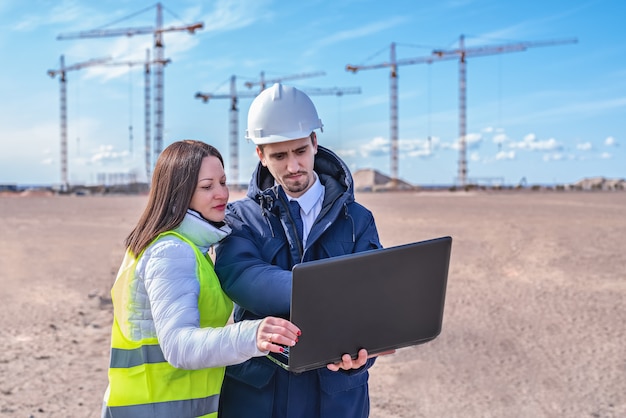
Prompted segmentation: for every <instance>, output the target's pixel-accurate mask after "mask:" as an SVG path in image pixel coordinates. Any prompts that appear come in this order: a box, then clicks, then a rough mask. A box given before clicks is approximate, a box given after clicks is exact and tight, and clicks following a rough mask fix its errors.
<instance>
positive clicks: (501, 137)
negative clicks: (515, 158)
mask: <svg viewBox="0 0 626 418" xmlns="http://www.w3.org/2000/svg"><path fill="white" fill-rule="evenodd" d="M508 140H509V137H508V136H506V134H504V133H501V134H496V135H494V136H493V142H494V144H503V143H505V142H506V141H508Z"/></svg>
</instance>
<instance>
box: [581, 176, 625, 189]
mask: <svg viewBox="0 0 626 418" xmlns="http://www.w3.org/2000/svg"><path fill="white" fill-rule="evenodd" d="M571 188H572V189H574V190H626V180H624V179H607V178H604V177H589V178H584V179H582V180H579V181H577V182H576V183H574V184H572V185H571Z"/></svg>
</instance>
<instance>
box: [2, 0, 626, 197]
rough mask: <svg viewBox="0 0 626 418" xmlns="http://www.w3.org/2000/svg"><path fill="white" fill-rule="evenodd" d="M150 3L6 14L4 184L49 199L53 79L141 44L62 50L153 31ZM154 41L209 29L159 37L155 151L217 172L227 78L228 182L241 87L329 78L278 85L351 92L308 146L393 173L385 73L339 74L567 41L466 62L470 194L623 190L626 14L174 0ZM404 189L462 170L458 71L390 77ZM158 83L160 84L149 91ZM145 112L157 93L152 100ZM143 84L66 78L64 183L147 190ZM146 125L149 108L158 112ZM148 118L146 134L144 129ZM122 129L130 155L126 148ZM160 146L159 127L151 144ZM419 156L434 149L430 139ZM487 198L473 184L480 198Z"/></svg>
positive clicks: (94, 73) (528, 6)
mask: <svg viewBox="0 0 626 418" xmlns="http://www.w3.org/2000/svg"><path fill="white" fill-rule="evenodd" d="M155 5H156V2H142V1H137V0H133V1H131V0H105V1H101V2H94V1H86V0H83V1H81V0H59V1H50V0H48V1H43V0H32V1H28V2H24V1H21V0H3V1H2V2H0V52H1V53H2V56H3V64H2V66H1V67H0V74H1V75H2V77H0V97H1V98H2V100H0V184H3V183H13V184H15V183H17V184H21V185H25V184H59V183H60V181H61V173H60V170H61V169H60V111H59V106H60V93H59V84H60V83H59V78H58V77H55V78H52V77H50V76H48V75H47V71H48V70H50V69H58V68H59V59H60V56H61V55H64V57H65V64H66V66H69V65H73V64H76V63H80V62H84V61H88V60H91V59H95V58H101V57H111V59H112V60H113V61H115V62H121V61H129V60H131V61H142V60H144V59H145V54H146V49H147V48H151V46H152V44H153V37H152V36H151V35H137V36H134V37H107V38H96V39H76V40H57V35H59V34H61V33H67V32H76V31H81V30H90V29H96V28H101V27H106V28H108V29H115V28H123V27H143V26H154V25H155V19H156V7H155ZM162 5H163V8H164V12H163V20H164V26H181V25H185V24H190V23H195V22H203V23H204V29H202V30H200V31H198V32H196V34H194V35H190V34H188V33H185V32H168V33H165V34H164V45H165V57H166V58H169V59H171V61H172V62H171V63H170V64H168V65H167V66H166V68H165V72H164V140H163V141H164V142H163V144H164V146H167V145H168V144H169V143H171V142H173V141H176V140H178V139H183V138H194V139H201V140H204V141H206V142H209V143H211V144H213V145H215V146H217V147H218V148H219V149H220V150H221V151H222V153H223V154H224V156H225V158H226V165H227V173H228V167H229V165H230V161H229V107H230V101H229V100H227V99H214V100H210V101H209V102H208V103H203V102H202V101H201V100H198V99H196V98H195V97H194V96H195V93H196V92H205V93H212V94H224V95H225V94H228V92H229V80H230V78H231V76H233V75H234V76H236V80H237V89H238V91H239V92H241V93H242V97H241V98H240V99H239V108H240V111H239V134H240V135H239V136H240V138H241V139H240V141H239V143H238V152H239V178H238V179H229V181H239V182H247V181H248V179H249V177H250V174H251V172H252V170H253V167H254V165H255V163H256V161H257V160H256V156H255V154H254V147H253V145H252V144H251V143H247V142H246V141H245V139H243V134H244V132H245V122H246V116H247V111H248V107H249V105H250V102H251V100H252V99H251V98H248V97H243V96H244V95H245V94H247V95H250V93H251V92H254V91H255V89H257V88H258V87H254V88H253V89H252V90H251V89H248V88H247V87H245V86H244V83H245V82H246V81H252V82H254V81H258V80H259V77H260V74H261V72H264V73H265V77H266V78H267V79H272V78H281V77H289V76H296V75H302V74H310V73H315V72H323V73H324V74H325V75H319V76H315V77H307V78H297V79H293V80H291V81H289V82H288V83H289V84H292V85H294V86H296V87H299V88H302V89H312V88H322V89H327V88H328V89H330V88H334V87H339V88H354V87H356V88H359V89H360V90H361V93H360V94H350V95H344V96H341V97H337V96H335V95H330V94H328V95H317V96H313V97H312V99H313V101H314V102H315V103H316V105H317V107H318V112H319V114H320V117H321V119H322V121H323V122H324V125H325V127H324V132H323V133H321V134H320V135H319V136H318V137H319V141H320V144H322V145H325V146H328V147H330V148H332V149H333V150H335V151H336V152H338V153H339V154H340V155H341V156H342V157H343V158H344V159H345V160H346V162H347V163H348V165H349V166H350V167H351V168H352V169H353V170H357V169H360V168H376V169H378V170H380V171H382V172H384V173H390V171H391V168H390V167H391V164H390V156H389V137H390V111H389V95H390V93H389V91H390V89H389V69H388V68H381V69H370V70H362V71H359V72H357V73H356V74H353V73H350V72H347V71H346V70H345V67H346V65H347V64H352V65H375V64H379V63H382V62H386V61H388V60H389V54H390V45H391V43H392V42H395V43H396V44H397V46H396V55H397V59H398V60H403V59H410V58H414V57H424V56H427V55H430V54H431V52H432V50H433V49H445V50H451V49H454V48H457V47H458V45H459V37H460V36H461V35H464V36H465V45H466V47H468V48H470V47H479V46H489V45H495V44H511V45H513V44H518V43H522V42H543V41H559V40H564V39H572V38H575V39H577V43H575V44H554V45H551V46H545V47H535V48H529V49H527V50H526V51H523V52H514V53H506V54H493V55H488V56H484V57H470V58H468V60H467V148H468V149H467V168H468V179H470V180H472V179H483V180H484V179H503V180H504V182H505V183H506V184H511V185H515V184H518V183H519V182H520V181H521V180H522V179H525V180H526V182H527V183H528V184H539V183H571V182H575V181H577V180H579V179H581V178H584V177H592V176H604V177H608V178H624V177H626V25H624V23H623V18H624V16H626V3H625V2H622V1H619V0H588V1H584V0H578V1H576V0H574V1H572V0H554V1H551V0H542V1H538V0H529V1H524V2H521V1H516V2H508V1H499V0H442V1H428V2H426V1H420V0H416V1H404V0H388V1H384V2H381V1H374V0H345V1H334V0H319V1H315V0H314V1H297V2H295V1H286V0H285V1H281V0H254V1H252V0H250V1H244V0H217V1H198V0H196V1H191V0H177V1H176V2H162ZM398 75H399V78H398V95H399V107H398V131H399V148H400V153H399V163H398V173H399V177H400V178H401V179H403V180H406V181H408V182H411V183H414V184H422V185H426V184H452V183H453V182H454V181H455V178H456V176H457V170H458V160H459V152H458V136H459V65H458V61H457V60H449V61H441V62H436V63H433V64H415V65H403V66H400V67H399V70H398ZM153 81H154V80H153ZM153 97H154V92H153ZM144 109H145V107H144V76H143V72H142V66H140V65H136V66H131V67H129V66H125V65H120V66H92V67H88V68H83V69H80V70H76V71H68V72H67V122H68V157H69V159H68V172H69V174H68V178H69V181H70V184H90V183H94V182H96V181H97V180H98V178H99V177H98V176H99V175H100V176H101V175H102V173H128V172H133V173H137V174H138V175H139V176H140V178H141V176H142V175H144V176H145V174H144V173H145V170H144V164H143V158H144V157H143V143H144ZM152 109H154V104H152ZM154 120H155V119H154V115H153V116H152V122H153V123H154ZM129 126H132V128H133V141H132V147H131V141H130V137H129ZM151 130H152V133H153V134H154V126H152V129H151ZM429 138H430V139H429ZM481 181H482V180H481Z"/></svg>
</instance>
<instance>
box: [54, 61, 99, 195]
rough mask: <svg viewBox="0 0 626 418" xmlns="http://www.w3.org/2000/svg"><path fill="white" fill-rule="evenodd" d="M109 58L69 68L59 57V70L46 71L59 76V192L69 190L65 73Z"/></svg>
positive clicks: (81, 63)
mask: <svg viewBox="0 0 626 418" xmlns="http://www.w3.org/2000/svg"><path fill="white" fill-rule="evenodd" d="M110 59H111V58H96V59H91V60H89V61H84V62H79V63H77V64H73V65H70V66H67V67H66V66H65V57H64V56H63V55H61V58H60V60H59V61H60V64H59V68H58V69H57V70H48V75H49V76H50V77H53V78H54V77H55V76H56V75H57V74H58V75H59V81H60V85H59V95H60V109H59V110H60V115H61V146H60V154H61V191H62V192H67V191H68V190H69V180H68V175H67V79H66V73H67V72H68V71H75V70H80V69H81V68H86V67H91V66H93V65H100V64H103V63H105V62H107V61H109V60H110Z"/></svg>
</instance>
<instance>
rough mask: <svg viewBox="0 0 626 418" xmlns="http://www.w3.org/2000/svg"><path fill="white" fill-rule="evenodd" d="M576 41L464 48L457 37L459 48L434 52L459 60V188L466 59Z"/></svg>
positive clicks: (463, 177)
mask: <svg viewBox="0 0 626 418" xmlns="http://www.w3.org/2000/svg"><path fill="white" fill-rule="evenodd" d="M576 42H577V40H576V39H573V38H572V39H563V40H553V41H536V42H517V43H509V44H500V45H487V46H476V47H471V48H466V47H465V36H464V35H461V36H460V37H459V47H458V48H457V49H451V50H434V51H433V55H435V56H437V57H441V58H444V57H458V58H459V165H458V173H457V181H458V183H459V185H460V186H461V187H465V186H466V185H467V144H466V142H467V141H466V138H467V102H466V97H467V58H468V57H484V56H487V55H494V54H503V53H506V52H522V51H526V50H527V49H528V48H532V47H540V46H552V45H560V44H571V43H576Z"/></svg>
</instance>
